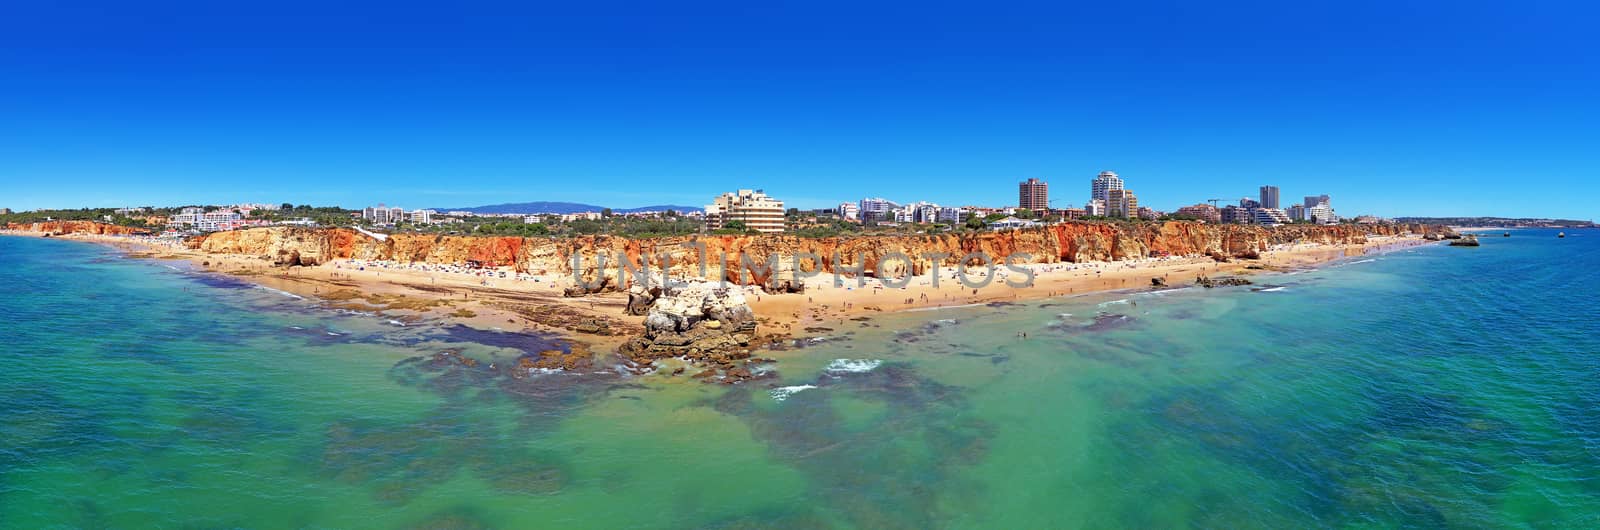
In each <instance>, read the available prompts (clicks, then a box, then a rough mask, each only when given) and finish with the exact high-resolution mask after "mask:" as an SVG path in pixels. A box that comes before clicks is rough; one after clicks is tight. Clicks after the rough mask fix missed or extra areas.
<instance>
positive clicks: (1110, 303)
mask: <svg viewBox="0 0 1600 530" xmlns="http://www.w3.org/2000/svg"><path fill="white" fill-rule="evenodd" d="M1126 303H1128V299H1127V298H1123V299H1121V300H1112V301H1110V302H1100V305H1099V307H1105V306H1108V305H1114V304H1126Z"/></svg>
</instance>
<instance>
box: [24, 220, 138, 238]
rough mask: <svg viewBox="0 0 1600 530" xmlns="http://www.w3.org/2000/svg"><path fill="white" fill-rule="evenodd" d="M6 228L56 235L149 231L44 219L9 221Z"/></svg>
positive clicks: (96, 223) (124, 233) (123, 234)
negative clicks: (28, 221)
mask: <svg viewBox="0 0 1600 530" xmlns="http://www.w3.org/2000/svg"><path fill="white" fill-rule="evenodd" d="M6 229H7V230H18V231H23V232H39V233H42V234H50V235H58V236H60V235H67V234H94V235H116V236H125V235H134V234H145V233H149V231H148V230H143V229H139V228H133V227H128V226H121V225H114V224H107V223H100V222H95V221H45V222H38V223H10V224H7V225H6Z"/></svg>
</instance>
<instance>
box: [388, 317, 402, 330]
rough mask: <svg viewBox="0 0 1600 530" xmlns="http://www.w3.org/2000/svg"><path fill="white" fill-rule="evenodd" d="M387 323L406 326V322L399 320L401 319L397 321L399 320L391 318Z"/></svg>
mask: <svg viewBox="0 0 1600 530" xmlns="http://www.w3.org/2000/svg"><path fill="white" fill-rule="evenodd" d="M389 323H390V324H394V325H396V326H400V327H402V328H403V327H406V323H405V322H401V321H399V320H392V319H391V320H389Z"/></svg>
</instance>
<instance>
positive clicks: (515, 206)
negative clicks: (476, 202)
mask: <svg viewBox="0 0 1600 530" xmlns="http://www.w3.org/2000/svg"><path fill="white" fill-rule="evenodd" d="M434 209H435V210H438V211H441V212H456V211H461V212H472V213H477V214H493V213H526V214H536V213H558V214H561V213H581V212H598V211H600V210H604V209H606V207H605V206H595V205H593V204H583V203H580V202H512V203H506V204H491V205H488V206H471V207H465V208H434ZM662 210H672V211H675V212H683V213H687V212H698V211H700V208H699V207H696V206H678V205H673V204H662V205H656V206H640V207H638V208H612V209H611V211H612V212H613V213H635V212H659V211H662Z"/></svg>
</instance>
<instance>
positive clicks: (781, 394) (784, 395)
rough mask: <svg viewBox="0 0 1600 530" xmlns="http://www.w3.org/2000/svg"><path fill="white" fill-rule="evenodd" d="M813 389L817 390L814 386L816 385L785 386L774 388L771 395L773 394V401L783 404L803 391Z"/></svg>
mask: <svg viewBox="0 0 1600 530" xmlns="http://www.w3.org/2000/svg"><path fill="white" fill-rule="evenodd" d="M813 388H816V386H814V385H795V386H784V387H778V388H774V389H772V391H771V392H769V393H770V394H772V400H773V401H778V402H782V401H783V400H785V399H789V396H792V395H794V394H795V393H796V392H799V391H801V390H810V389H813Z"/></svg>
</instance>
